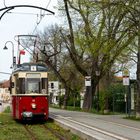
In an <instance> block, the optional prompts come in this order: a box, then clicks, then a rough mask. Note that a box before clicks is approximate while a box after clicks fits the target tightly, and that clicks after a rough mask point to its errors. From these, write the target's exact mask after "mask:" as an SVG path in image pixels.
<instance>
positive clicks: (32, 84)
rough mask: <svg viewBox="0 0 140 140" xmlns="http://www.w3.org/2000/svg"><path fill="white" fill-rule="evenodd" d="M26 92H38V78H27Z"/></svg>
mask: <svg viewBox="0 0 140 140" xmlns="http://www.w3.org/2000/svg"><path fill="white" fill-rule="evenodd" d="M27 93H29V94H30V93H40V79H27Z"/></svg>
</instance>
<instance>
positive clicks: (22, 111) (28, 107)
mask: <svg viewBox="0 0 140 140" xmlns="http://www.w3.org/2000/svg"><path fill="white" fill-rule="evenodd" d="M10 91H11V96H12V116H13V118H14V119H18V120H33V119H39V120H47V119H48V114H49V111H48V108H49V107H48V96H47V93H48V73H47V67H46V66H45V65H43V64H32V63H23V64H18V65H16V67H15V68H14V70H13V72H12V76H11V89H10Z"/></svg>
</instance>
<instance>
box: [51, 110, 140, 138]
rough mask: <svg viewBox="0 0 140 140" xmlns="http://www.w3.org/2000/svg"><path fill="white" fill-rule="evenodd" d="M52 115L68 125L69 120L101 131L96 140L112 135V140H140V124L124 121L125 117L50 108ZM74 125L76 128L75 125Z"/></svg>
mask: <svg viewBox="0 0 140 140" xmlns="http://www.w3.org/2000/svg"><path fill="white" fill-rule="evenodd" d="M51 115H53V116H55V117H54V118H55V119H60V120H61V122H62V123H63V122H65V120H67V123H68V120H69V121H70V122H74V123H75V124H76V123H77V122H78V123H79V124H82V127H84V126H86V127H88V128H92V129H94V130H96V129H97V130H96V131H98V132H99V131H100V134H99V133H97V132H95V133H94V135H95V139H102V140H104V139H105V140H106V139H107V138H105V137H104V136H101V135H102V134H104V135H110V136H111V137H112V138H110V139H111V140H113V139H122V140H132V139H133V140H140V122H138V121H132V120H127V119H123V117H125V115H124V116H123V115H97V114H91V113H85V112H75V111H65V110H58V109H54V108H50V116H51ZM72 125H73V126H74V124H72ZM95 128H96V129H95ZM88 133H90V132H88ZM91 133H93V132H91ZM101 133H102V134H101ZM91 135H93V134H91ZM96 135H97V136H96ZM113 137H114V138H113Z"/></svg>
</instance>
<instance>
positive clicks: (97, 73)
mask: <svg viewBox="0 0 140 140" xmlns="http://www.w3.org/2000/svg"><path fill="white" fill-rule="evenodd" d="M95 73H96V76H97V78H98V85H97V111H99V76H100V71H99V70H97V71H95Z"/></svg>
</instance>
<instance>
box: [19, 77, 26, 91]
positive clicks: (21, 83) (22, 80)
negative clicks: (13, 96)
mask: <svg viewBox="0 0 140 140" xmlns="http://www.w3.org/2000/svg"><path fill="white" fill-rule="evenodd" d="M19 91H20V94H25V78H20V79H19Z"/></svg>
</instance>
